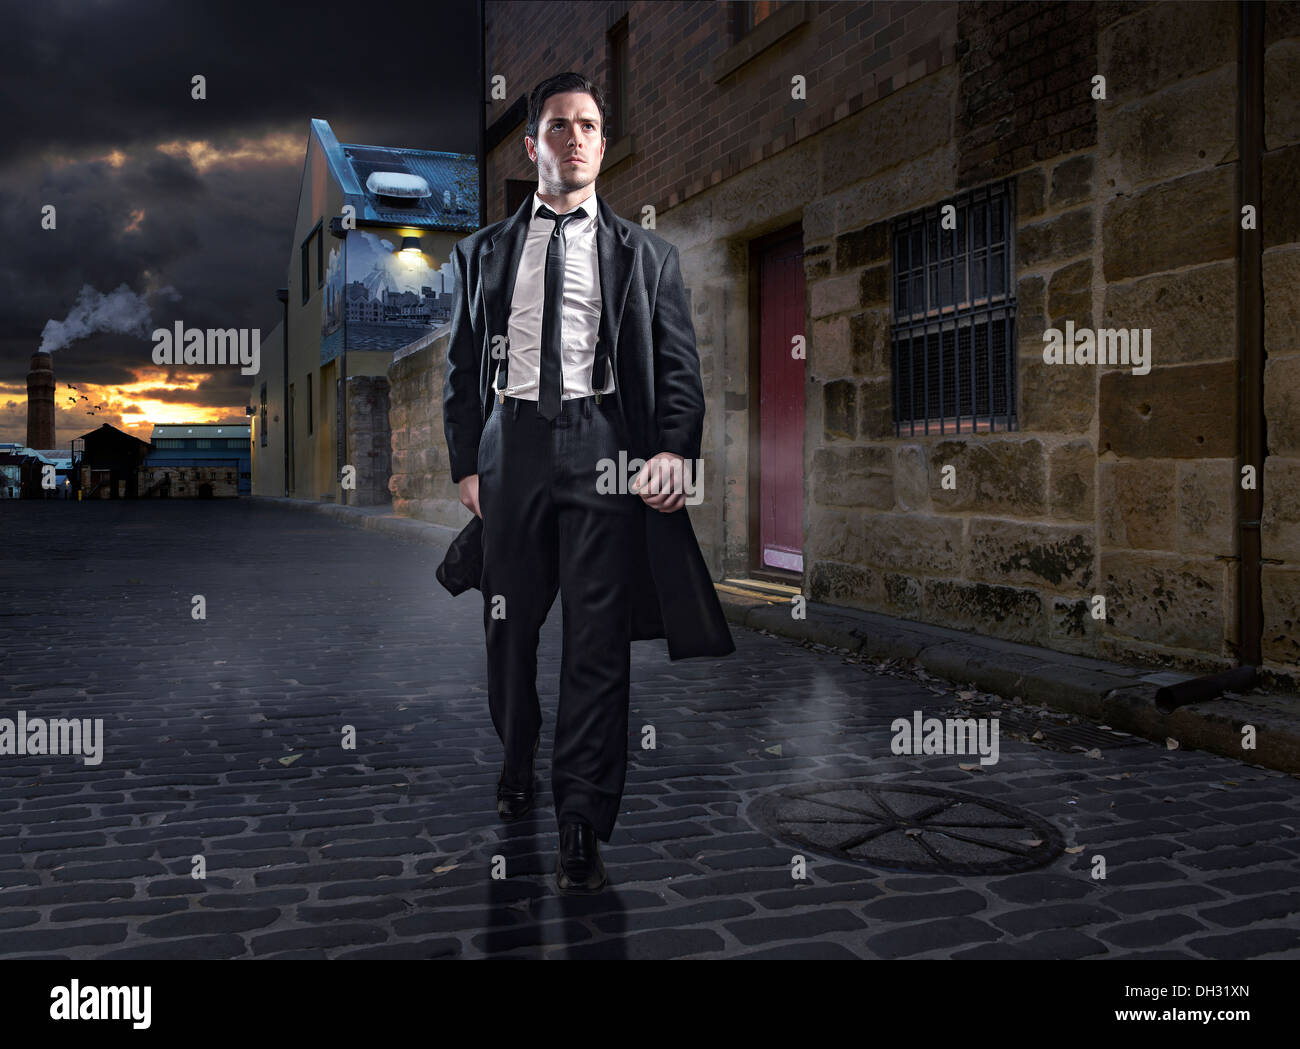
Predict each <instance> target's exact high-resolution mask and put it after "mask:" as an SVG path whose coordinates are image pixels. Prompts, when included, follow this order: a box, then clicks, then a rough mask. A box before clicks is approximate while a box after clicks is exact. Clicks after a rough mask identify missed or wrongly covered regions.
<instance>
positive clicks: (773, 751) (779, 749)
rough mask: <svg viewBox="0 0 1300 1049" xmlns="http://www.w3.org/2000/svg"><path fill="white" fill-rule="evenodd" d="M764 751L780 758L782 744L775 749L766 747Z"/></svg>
mask: <svg viewBox="0 0 1300 1049" xmlns="http://www.w3.org/2000/svg"><path fill="white" fill-rule="evenodd" d="M763 749H764V750H765V751H767V753H769V754H775V755H776V756H777V757H778V758H779V757H780V756H781V744H780V743H778V744H777V745H776V746H775V747H764V748H763Z"/></svg>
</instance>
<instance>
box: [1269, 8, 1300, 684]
mask: <svg viewBox="0 0 1300 1049" xmlns="http://www.w3.org/2000/svg"><path fill="white" fill-rule="evenodd" d="M1264 47H1265V51H1264V148H1265V154H1264V170H1263V176H1264V200H1263V206H1262V207H1261V209H1260V232H1261V234H1262V237H1263V243H1264V349H1265V352H1266V353H1267V354H1268V360H1267V363H1266V365H1265V368H1264V413H1265V415H1266V416H1267V418H1268V440H1267V446H1268V452H1269V454H1268V457H1267V458H1266V459H1265V460H1264V482H1263V489H1264V515H1263V519H1262V521H1261V527H1262V530H1263V531H1262V539H1263V555H1264V581H1263V582H1264V659H1265V661H1266V664H1274V665H1280V666H1286V667H1292V668H1295V667H1300V3H1294V2H1293V3H1277V4H1266V5H1265V21H1264Z"/></svg>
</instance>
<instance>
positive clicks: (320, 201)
mask: <svg viewBox="0 0 1300 1049" xmlns="http://www.w3.org/2000/svg"><path fill="white" fill-rule="evenodd" d="M342 210H343V194H342V191H341V189H340V188H339V185H338V183H337V182H335V180H334V179H333V177H331V175H330V174H329V168H328V162H327V161H326V158H325V154H324V151H323V150H322V149H321V148H320V145H319V143H318V142H317V140H316V136H315V135H312V134H310V133H309V135H308V149H307V158H306V162H305V165H304V168H303V177H302V184H301V188H300V190H299V199H298V214H297V218H296V220H295V223H294V232H293V240H292V242H291V244H290V250H289V260H288V279H287V281H286V283H287V285H288V288H289V382H291V383H293V385H294V430H295V433H294V441H295V447H294V462H293V472H294V477H293V484H292V487H291V490H290V493H289V494H290V496H291V497H293V498H296V499H310V500H313V501H317V500H320V499H322V498H325V499H332V500H333V501H335V502H342V498H341V492H340V491H339V485H338V480H339V479H338V472H337V462H336V446H337V435H336V432H335V431H336V421H337V410H336V388H337V380H338V378H339V376H340V375H341V374H342V365H343V361H342V354H341V353H340V355H339V356H337V357H335V358H334V360H332V361H330V362H329V363H328V364H325V365H323V366H322V365H321V363H320V344H321V321H322V317H323V313H324V305H325V289H324V288H323V287H320V286H318V282H317V279H316V277H317V274H316V253H315V250H314V249H313V250H312V252H311V267H312V272H311V279H310V282H309V288H308V293H309V295H308V299H307V302H306V303H304V302H303V301H302V263H301V246H302V243H303V241H304V240H306V238H307V237H308V236H309V235H310V233H311V231H312V229H313V228H314V227H315V225H316V223H317V222H318V221H320V222H321V225H322V233H321V235H322V238H323V242H324V251H323V254H324V258H325V264H326V266H328V263H329V251H330V248H331V247H338V246H340V245H341V244H342V243H343V242H342V241H340V240H338V239H336V238H335V237H333V236H332V235H331V234H330V232H329V223H330V218H331V217H333V216H335V215H340V214H341V213H342ZM364 228H365V229H367V230H368V231H370V232H373V233H376V234H379V235H380V236H383V237H387V238H390V239H394V240H395V241H396V242H397V243H400V242H401V238H402V236H403V235H404V234H418V235H419V236H420V241H421V244H422V245H423V246H424V248H425V251H426V254H427V256H428V258H429V263H430V265H431V266H433V267H434V268H435V269H436V268H438V267H440V266H441V265H442V264H443V263H444V262H446V261H447V260H448V259H450V257H451V249H452V247H453V246H454V245H455V244H456V242H457V241H459V240H461V239H462V237H464V236H465V234H464V233H461V232H449V233H446V232H436V231H430V230H419V229H412V228H410V227H402V226H395V227H373V226H366V227H364ZM349 235H353V234H349ZM346 282H347V276H346V272H345V274H344V284H345V286H346ZM278 338H279V336H278V334H277V336H276V342H275V346H274V347H272V345H271V341H270V340H263V343H262V358H263V366H262V372H263V373H266V374H274V375H275V376H276V380H275V381H274V382H273V383H272V384H271V385H272V386H273V387H274V389H273V390H272V389H268V391H267V396H268V400H269V401H270V402H271V403H272V404H273V405H276V406H277V408H278V411H277V410H275V409H272V410H270V411H269V413H268V414H269V415H270V416H272V417H274V416H275V415H276V414H279V415H280V418H281V424H279V425H283V422H284V419H285V410H284V407H285V406H284V405H283V404H282V403H280V402H281V401H282V400H283V396H282V391H283V389H284V385H283V381H282V379H281V378H280V374H279V372H280V359H281V358H280V353H281V350H280V347H279V342H278ZM268 356H274V358H275V359H274V361H273V362H269V363H268V362H267V357H268ZM392 359H393V355H392V353H391V352H388V351H383V352H378V351H352V352H350V353H348V355H347V372H348V374H349V375H387V374H388V366H389V364H390V363H391V362H392ZM268 369H271V371H268ZM308 375H310V376H311V398H312V421H313V427H312V432H311V434H310V435H309V434H308V433H307V411H306V407H307V406H306V402H305V400H304V397H305V396H306V391H307V385H308V380H307V377H308ZM254 379H255V382H254V389H253V394H252V398H253V399H254V401H255V400H256V398H257V396H258V390H259V389H260V385H261V381H262V376H261V375H259V376H255V377H254ZM276 426H277V424H276V423H274V422H273V423H271V430H272V435H271V437H270V443H269V444H268V447H267V448H262V447H261V446H260V443H259V442H260V436H258V437H257V439H255V440H254V442H253V444H254V448H253V451H254V466H253V491H254V493H255V494H258V495H283V494H284V473H283V469H282V466H283V462H284V448H283V446H282V445H281V446H279V447H278V448H276V450H275V453H274V455H268V454H267V453H268V452H270V450H271V449H272V448H273V447H275V446H276V443H277V442H276V439H275V430H276ZM259 452H260V453H262V457H261V460H260V464H261V466H262V467H263V469H259V459H258V453H259Z"/></svg>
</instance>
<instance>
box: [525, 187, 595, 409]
mask: <svg viewBox="0 0 1300 1049" xmlns="http://www.w3.org/2000/svg"><path fill="white" fill-rule="evenodd" d="M537 214H538V215H540V216H541V217H542V218H544V219H554V220H555V231H554V232H553V233H552V234H551V239H550V240H549V241H548V242H547V244H546V278H545V283H544V284H543V291H542V359H541V366H540V368H539V369H538V376H537V412H538V414H539V415H541V416H542V418H543V419H554V418H555V417H556V416H557V415H559V414H560V394H561V393H562V392H563V385H564V379H563V367H562V366H561V364H560V318H561V314H562V311H563V309H564V232H563V230H564V224H565V223H566V222H568V221H569V220H570V219H576V218H581V217H585V216H586V214H587V213H586V212H585V211H583V210H582V209H581V208H574V209H573V210H572V211H570V212H568V213H566V214H564V215H557V214H556V213H555V212H554V211H552V210H551V209H550V208H548V207H547V206H546V205H545V204H543V205H542V206H541V207H540V208H538V209H537Z"/></svg>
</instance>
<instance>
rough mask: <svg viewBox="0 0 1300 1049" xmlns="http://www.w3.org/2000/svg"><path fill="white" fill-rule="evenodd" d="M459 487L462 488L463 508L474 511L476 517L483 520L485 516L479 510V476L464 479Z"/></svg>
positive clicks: (461, 502)
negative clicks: (466, 507)
mask: <svg viewBox="0 0 1300 1049" xmlns="http://www.w3.org/2000/svg"><path fill="white" fill-rule="evenodd" d="M457 487H458V488H460V504H461V506H468V507H469V508H470V509H471V510H473V511H474V516H475V517H477V518H479V519H480V520H482V518H483V515H482V514H481V513H480V512H479V508H478V474H470V475H469V476H468V477H462V478H461V479H460V481H459V483H458V484H457Z"/></svg>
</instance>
